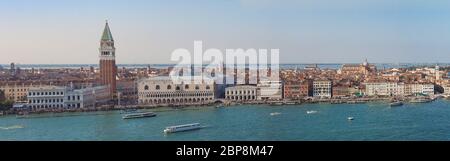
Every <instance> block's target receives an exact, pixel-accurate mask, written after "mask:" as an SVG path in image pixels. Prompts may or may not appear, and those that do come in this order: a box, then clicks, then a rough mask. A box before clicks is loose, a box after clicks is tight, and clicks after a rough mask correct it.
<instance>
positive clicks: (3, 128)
mask: <svg viewBox="0 0 450 161" xmlns="http://www.w3.org/2000/svg"><path fill="white" fill-rule="evenodd" d="M21 128H24V126H22V125H14V126H7V127H2V126H0V129H2V130H12V129H21Z"/></svg>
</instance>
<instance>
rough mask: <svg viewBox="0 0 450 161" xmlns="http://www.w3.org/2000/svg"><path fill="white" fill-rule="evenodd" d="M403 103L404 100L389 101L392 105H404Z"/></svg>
mask: <svg viewBox="0 0 450 161" xmlns="http://www.w3.org/2000/svg"><path fill="white" fill-rule="evenodd" d="M402 105H403V102H401V101H395V102H391V103H389V106H391V107H395V106H402Z"/></svg>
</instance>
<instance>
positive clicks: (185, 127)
mask: <svg viewBox="0 0 450 161" xmlns="http://www.w3.org/2000/svg"><path fill="white" fill-rule="evenodd" d="M201 128H203V127H202V126H200V123H193V124H185V125H177V126H169V127H166V129H164V133H176V132H182V131H190V130H198V129H201Z"/></svg>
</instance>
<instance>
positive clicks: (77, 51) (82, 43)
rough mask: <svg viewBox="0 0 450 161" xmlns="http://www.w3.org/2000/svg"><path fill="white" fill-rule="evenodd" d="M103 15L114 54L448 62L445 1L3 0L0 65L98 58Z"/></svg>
mask: <svg viewBox="0 0 450 161" xmlns="http://www.w3.org/2000/svg"><path fill="white" fill-rule="evenodd" d="M105 19H108V20H109V22H110V27H111V30H112V33H113V36H114V39H115V40H116V47H117V52H116V53H117V54H116V55H117V62H118V63H121V64H123V63H150V64H154V63H158V64H160V63H175V62H171V61H170V59H169V58H170V53H171V52H172V51H173V50H174V49H177V48H187V49H189V50H191V51H192V48H193V41H194V40H203V45H204V47H205V48H218V49H221V50H222V51H225V49H226V48H269V49H270V48H279V49H280V60H281V63H345V62H354V63H357V62H361V61H362V60H363V59H365V58H368V59H369V61H370V62H393V63H397V62H428V63H435V62H439V63H444V62H450V1H445V0H433V1H429V0H366V1H364V0H341V1H339V0H298V1H295V0H127V1H125V0H123V1H119V0H63V1H61V0H40V1H35V0H0V64H8V63H10V62H17V63H21V64H29V63H39V64H64V63H75V64H88V63H98V46H99V39H100V36H101V33H102V30H103V27H104V22H105Z"/></svg>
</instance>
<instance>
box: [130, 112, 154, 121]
mask: <svg viewBox="0 0 450 161" xmlns="http://www.w3.org/2000/svg"><path fill="white" fill-rule="evenodd" d="M155 116H156V114H155V113H153V112H139V113H131V114H126V115H124V116H123V117H122V118H123V119H135V118H144V117H155Z"/></svg>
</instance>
